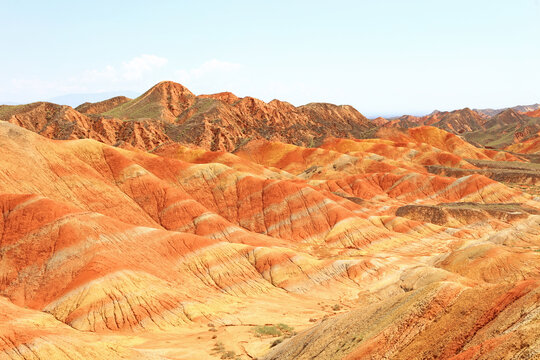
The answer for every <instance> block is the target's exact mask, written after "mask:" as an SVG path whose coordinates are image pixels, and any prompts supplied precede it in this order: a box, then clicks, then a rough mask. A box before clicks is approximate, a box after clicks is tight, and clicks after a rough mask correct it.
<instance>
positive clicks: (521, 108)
mask: <svg viewBox="0 0 540 360" xmlns="http://www.w3.org/2000/svg"><path fill="white" fill-rule="evenodd" d="M507 109H512V110H514V111H517V112H522V113H524V112H529V111H535V110H538V109H540V104H533V105H518V106H514V107H512V108H502V109H473V110H474V111H476V112H477V113H480V114H484V115H487V116H495V115H497V114H499V113H502V112H503V111H504V110H507Z"/></svg>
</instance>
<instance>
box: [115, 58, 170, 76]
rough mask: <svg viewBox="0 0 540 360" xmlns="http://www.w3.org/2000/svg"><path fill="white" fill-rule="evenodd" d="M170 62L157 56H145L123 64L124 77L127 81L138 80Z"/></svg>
mask: <svg viewBox="0 0 540 360" xmlns="http://www.w3.org/2000/svg"><path fill="white" fill-rule="evenodd" d="M167 62H168V60H167V59H165V58H162V57H159V56H156V55H148V54H143V55H141V56H137V57H135V58H133V59H131V60H129V61H126V62H123V63H122V76H123V78H124V79H126V80H137V79H140V78H141V77H142V75H143V74H144V73H146V72H150V71H152V70H154V69H155V68H159V67H162V66H164V65H165V64H167Z"/></svg>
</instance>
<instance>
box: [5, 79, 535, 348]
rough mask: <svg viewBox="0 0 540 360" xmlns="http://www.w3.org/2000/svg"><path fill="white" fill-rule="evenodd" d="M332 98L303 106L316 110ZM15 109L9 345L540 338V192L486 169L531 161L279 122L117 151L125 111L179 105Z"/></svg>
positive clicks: (436, 136) (455, 142)
mask: <svg viewBox="0 0 540 360" xmlns="http://www.w3.org/2000/svg"><path fill="white" fill-rule="evenodd" d="M175 89H176V88H175ZM171 91H173V90H172V89H171ZM171 94H172V95H171V97H174V96H176V95H174V93H171ZM148 95H149V94H147V95H146V96H148ZM177 95H179V94H177ZM183 96H186V97H189V96H188V95H186V93H183ZM217 97H219V98H221V99H222V100H218V101H219V103H218V105H217V106H222V105H219V104H221V103H225V104H228V102H230V103H232V104H236V105H231V107H230V108H228V109H229V110H230V111H231V112H233V111H241V109H243V106H244V105H242V103H241V102H238V100H235V99H234V98H233V97H232V95H230V94H221V95H219V96H217ZM201 99H210V100H211V101H214V99H212V97H208V98H205V97H202V98H201ZM141 101H142V98H141ZM193 101H194V104H195V103H196V101H200V100H197V98H195V99H194V100H193ZM253 101H254V100H249V102H253ZM126 104H130V102H129V101H128V102H124V103H123V105H120V107H122V106H124V105H126ZM131 104H132V105H133V107H136V106H138V104H140V101H139V102H133V103H131ZM223 106H224V107H225V105H223ZM260 106H261V108H264V109H269V108H270V107H271V105H268V104H266V105H264V104H261V105H260ZM280 106H284V105H280ZM225 108H226V107H225ZM233 108H235V109H236V110H233ZM130 109H133V108H131V107H130ZM187 109H189V107H188V108H186V110H182V112H185V111H187ZM250 109H251V108H250ZM328 109H331V108H329V107H327V106H326V105H324V104H323V105H308V106H306V107H302V108H301V109H300V110H298V108H297V109H296V110H294V109H291V112H292V113H294V114H296V115H295V116H301V114H308V115H305V116H306V119H307V120H306V124H308V120H309V121H310V122H309V124H312V123H316V122H317V121H322V120H316V119H317V118H316V116H322V115H315V114H324V113H325V111H327V110H328ZM8 110H9V111H11V112H10V113H9V114H7V115H6V113H5V111H6V109H5V108H4V109H3V111H4V113H3V114H4V116H6V118H7V119H8V120H9V122H5V121H4V122H0V148H2V156H1V157H0V209H1V211H2V216H0V255H1V256H0V304H1V305H2V306H0V319H2V321H1V326H0V359H4V358H5V359H26V358H37V359H52V358H58V359H73V358H75V359H103V358H120V359H121V358H126V359H128V358H129V359H220V358H237V359H238V358H239V359H252V358H268V359H308V358H309V359H312V358H314V359H334V358H335V359H343V358H349V359H355V358H358V359H361V358H367V357H368V358H374V359H383V358H408V359H422V358H442V359H450V358H463V359H465V358H471V357H476V358H501V357H502V358H505V357H518V358H519V357H521V358H532V357H533V356H535V355H536V354H537V353H538V351H537V349H538V348H539V347H540V343H539V339H540V328H539V327H538V324H539V323H540V318H539V313H538V311H537V299H538V291H539V285H540V265H539V264H540V253H539V252H538V251H539V250H540V243H539V242H538V240H539V239H540V220H539V218H540V215H537V214H538V212H539V211H540V203H539V202H538V198H535V196H534V195H531V194H529V193H527V191H523V189H520V188H517V187H515V186H512V185H513V183H512V182H511V181H510V180H511V179H510V180H508V181H507V182H500V181H496V180H493V179H492V178H490V177H488V176H486V175H487V170H485V169H484V168H483V167H484V166H487V165H486V164H488V165H490V166H491V168H490V169H494V166H495V165H496V164H515V166H514V168H515V171H518V172H519V171H521V172H522V173H523V174H525V173H526V169H527V166H532V164H531V163H529V162H528V161H527V160H526V159H522V158H518V157H516V156H513V155H511V154H508V153H503V152H498V151H494V150H488V149H482V148H477V147H475V146H473V145H471V144H468V143H467V142H465V141H464V140H463V139H462V138H460V137H458V136H456V135H454V134H450V133H448V132H446V131H444V130H441V129H438V128H435V127H429V126H425V127H419V128H415V129H409V130H408V131H406V132H402V131H399V130H395V129H385V131H382V132H379V133H378V134H377V136H378V138H375V139H353V138H352V137H349V138H339V137H326V138H325V139H324V140H323V141H322V143H321V145H320V146H318V147H308V146H302V145H301V144H290V143H289V144H287V143H283V142H280V141H276V140H272V139H270V140H268V139H265V138H264V137H263V136H261V137H260V138H258V139H253V140H252V141H249V142H245V143H242V144H239V146H238V147H237V149H236V152H235V153H234V154H233V153H231V152H227V151H223V150H221V151H209V150H208V149H207V148H205V147H206V145H207V144H204V143H203V144H201V145H202V146H194V145H186V144H179V143H176V142H170V141H169V140H167V139H166V138H165V140H164V141H161V142H160V141H159V138H158V137H149V138H148V141H155V142H154V143H152V145H155V146H154V149H153V151H151V152H144V151H140V150H137V149H133V148H129V147H128V146H124V148H122V147H118V146H117V147H114V146H111V145H110V144H112V143H113V141H118V140H117V139H116V138H114V137H113V136H112V134H116V130H114V131H113V130H111V129H114V127H112V126H113V125H114V124H118V125H117V126H121V124H123V123H126V124H138V125H139V126H140V128H137V129H140V133H139V134H146V133H145V132H144V131H149V128H150V125H151V124H152V122H158V123H162V124H166V123H167V122H168V121H171V120H170V119H166V118H162V119H160V120H159V121H157V120H155V119H146V120H144V119H138V120H136V121H132V120H128V121H125V120H120V119H115V118H108V117H106V116H102V115H97V116H87V115H84V114H81V113H79V112H77V111H75V110H73V109H71V108H69V107H61V106H57V105H53V104H47V103H38V104H31V105H28V106H27V107H26V108H24V109H22V110H21V109H18V110H17V111H16V112H15V113H13V112H12V111H13V108H8ZM345 110H346V109H343V108H342V109H341V110H336V111H337V115H333V116H335V118H336V119H338V120H337V121H336V122H337V123H338V124H342V125H343V124H345V121H346V120H345V119H349V118H348V117H347V116H349V115H347V114H348V112H347V111H345ZM126 111H127V110H126ZM179 111H180V110H179ZM242 111H243V110H242ZM245 111H248V110H245ZM250 111H251V110H250ZM351 111H352V110H351ZM170 113H173V112H170ZM47 114H49V115H47ZM164 114H167V113H164ZM354 114H356V113H355V112H351V115H350V116H354ZM47 116H48V121H43V120H42V118H43V117H44V118H45V119H47ZM205 116H209V115H205ZM261 116H262V115H261ZM302 116H303V115H302ZM339 116H342V118H341V119H342V120H339V119H340V118H339ZM65 119H71V120H72V124H74V125H73V131H72V132H70V133H69V136H66V137H67V138H77V137H81V138H82V137H85V136H86V137H89V138H90V139H74V140H69V141H62V140H53V139H54V138H58V136H57V135H58V134H60V133H59V132H56V131H55V129H57V127H58V126H59V125H60V124H62V123H63V121H65ZM87 121H93V122H89V123H86V122H87ZM176 121H180V120H179V118H178V117H177V118H175V120H174V122H176ZM188 121H189V120H188ZM276 121H277V120H276ZM282 121H283V122H284V123H287V121H288V120H287V118H283V119H282ZM10 122H13V123H18V124H20V125H22V126H23V127H21V126H17V125H15V124H12V123H10ZM351 122H352V124H353V125H354V126H356V125H355V124H357V123H356V122H353V121H352V120H351ZM92 124H93V125H92ZM98 124H109V125H110V126H111V128H109V130H108V131H107V132H100V129H101V128H100V127H99V125H98ZM86 125H92V126H90V127H89V129H90V130H87V131H88V132H86V133H84V132H82V131H83V128H85V126H86ZM353 125H350V126H353ZM306 126H307V125H306ZM339 126H341V125H339ZM343 126H345V125H343ZM147 127H148V128H147ZM25 128H27V129H28V130H27V129H25ZM121 128H122V127H120V129H121ZM156 128H157V127H156ZM338 130H339V128H338ZM272 131H273V132H274V133H275V134H278V135H275V136H276V137H279V136H283V137H284V138H286V137H287V136H292V135H290V134H282V135H281V128H279V127H276V128H273V130H272ZM306 131H307V130H306ZM39 133H41V134H42V135H45V136H42V135H40V134H39ZM55 134H56V135H55ZM107 134H109V135H110V136H111V137H110V138H108V137H106V136H105V135H107ZM99 136H103V138H99ZM156 136H157V135H156ZM272 136H274V135H272ZM50 138H53V139H50ZM95 138H97V139H99V140H101V141H96V140H94V139H95ZM136 138H137V137H133V138H131V137H127V136H126V137H125V139H127V140H129V139H136ZM135 144H139V145H140V144H145V146H147V145H148V144H146V143H145V142H144V141H143V142H141V143H137V142H135ZM113 145H114V144H113ZM145 146H142V145H141V146H140V148H144V147H145ZM503 160H504V161H503ZM505 166H508V165H505ZM435 168H436V169H439V170H441V169H443V170H444V171H442V170H441V171H439V172H440V173H434V172H435V171H434V170H433V169H435ZM516 169H517V170H516ZM451 171H454V172H455V174H456V175H455V176H446V175H447V174H448V173H449V172H451ZM490 171H494V170H490ZM445 174H446V175H445ZM531 179H532V180H530V181H534V179H533V178H532V177H531ZM531 186H532V185H531ZM525 190H528V188H527V189H525ZM293 328H294V329H293Z"/></svg>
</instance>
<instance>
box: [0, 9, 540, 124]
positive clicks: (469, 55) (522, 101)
mask: <svg viewBox="0 0 540 360" xmlns="http://www.w3.org/2000/svg"><path fill="white" fill-rule="evenodd" d="M103 9H106V10H107V11H103ZM3 10H4V20H5V28H6V29H10V31H9V34H8V32H3V33H2V34H1V35H0V39H1V40H2V42H3V44H4V46H5V48H6V49H16V51H14V52H13V54H12V56H4V57H2V58H1V59H0V64H1V67H0V81H2V84H3V86H2V87H1V88H0V102H14V103H28V102H33V101H38V100H49V99H54V98H58V97H62V96H66V95H73V94H98V93H103V92H105V93H112V92H116V93H119V94H120V93H121V92H128V91H130V92H132V93H138V94H140V93H142V92H144V91H146V90H147V89H148V88H150V87H151V86H152V85H154V84H155V83H157V82H159V81H162V80H172V81H175V82H178V83H181V84H183V85H184V86H186V87H188V88H189V89H190V90H191V91H193V92H194V93H196V94H203V93H204V94H207V93H216V92H221V91H231V92H233V93H235V94H236V95H238V96H253V97H257V98H260V99H262V100H264V101H270V100H272V99H274V98H277V99H280V100H285V101H288V102H290V103H292V104H294V105H302V104H305V103H309V102H329V103H335V104H349V105H352V106H354V107H355V108H356V109H357V110H359V111H360V112H362V113H363V114H364V115H366V116H368V117H371V118H372V117H376V116H387V117H389V116H400V115H403V114H411V115H424V114H429V113H431V112H432V111H433V110H436V109H437V110H441V111H447V110H455V109H461V108H465V107H469V108H495V109H496V108H505V107H512V106H516V105H529V104H534V103H538V102H540V71H539V70H538V66H537V62H536V58H537V57H538V56H539V55H540V45H538V41H537V39H538V38H539V35H540V23H539V22H538V18H539V15H540V3H539V1H538V0H519V1H515V2H506V1H502V0H501V1H483V0H482V1H476V2H474V3H471V2H467V1H442V2H437V3H436V4H435V3H433V2H429V1H411V2H406V3H404V2H399V1H380V2H377V3H374V2H369V1H360V2H350V1H338V2H335V3H333V4H332V5H329V4H327V3H325V2H305V1H296V2H292V3H285V2H279V1H278V2H273V3H271V4H253V3H250V2H243V1H233V2H230V3H227V4H224V3H220V2H214V3H211V2H210V3H209V2H206V3H205V4H193V3H188V2H168V1H165V2H160V4H159V5H154V6H153V7H152V9H151V10H152V11H149V10H148V7H147V6H145V3H144V2H140V1H133V2H130V3H129V6H126V5H123V4H122V3H120V2H104V1H96V2H94V3H92V4H91V5H88V4H84V5H83V4H82V3H81V4H79V3H71V2H67V1H55V2H53V3H41V2H37V1H28V2H25V3H24V4H23V3H17V4H15V3H9V4H8V3H7V2H4V6H3ZM21 18H24V19H26V21H20V19H21ZM83 102H84V101H83Z"/></svg>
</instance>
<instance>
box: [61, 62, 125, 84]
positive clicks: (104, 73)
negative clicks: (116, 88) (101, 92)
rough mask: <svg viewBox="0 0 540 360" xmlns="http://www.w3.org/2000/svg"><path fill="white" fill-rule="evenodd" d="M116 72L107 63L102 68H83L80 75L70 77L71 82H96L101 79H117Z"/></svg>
mask: <svg viewBox="0 0 540 360" xmlns="http://www.w3.org/2000/svg"><path fill="white" fill-rule="evenodd" d="M117 80H118V74H117V71H116V69H115V68H114V67H113V66H111V65H107V66H106V67H105V68H104V69H101V70H97V69H92V70H85V71H83V73H82V74H81V75H80V76H75V77H72V78H70V81H71V82H80V83H96V82H101V81H117Z"/></svg>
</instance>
